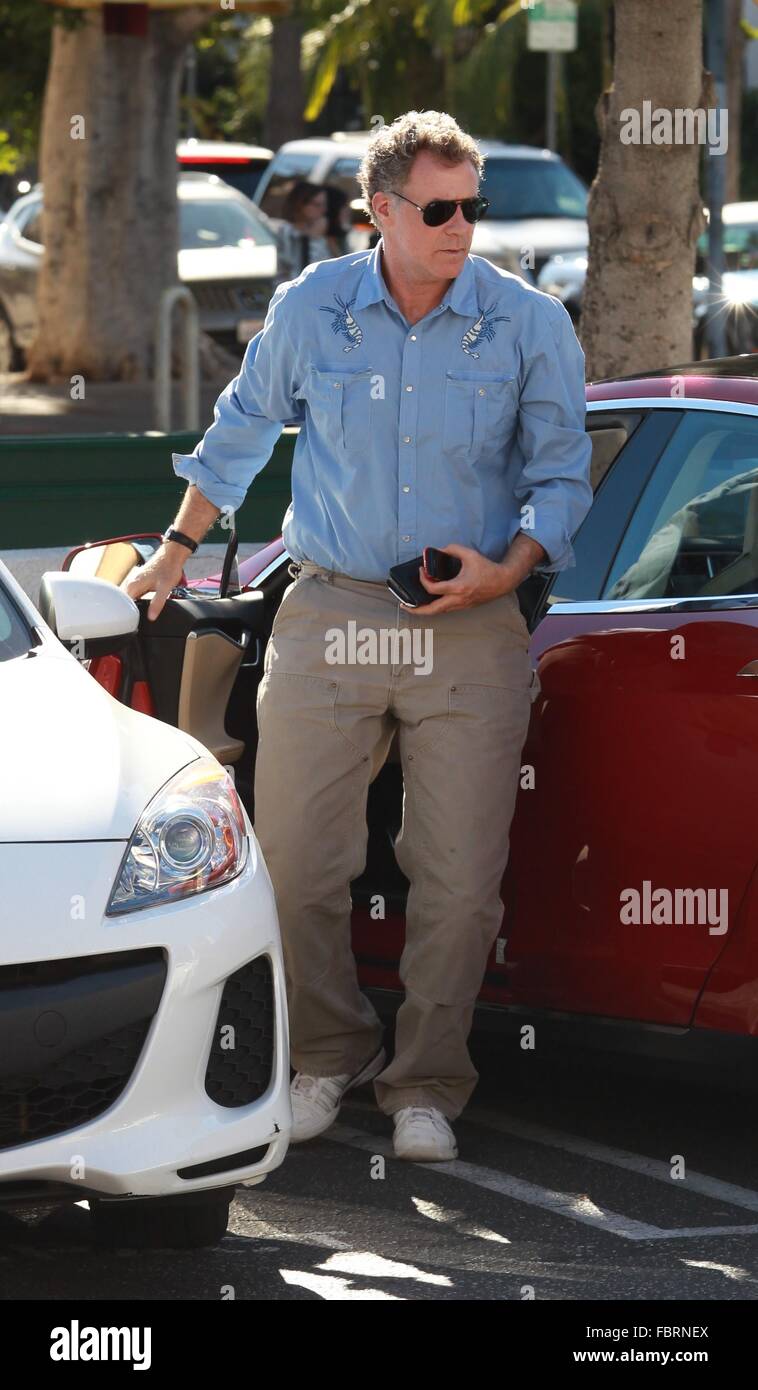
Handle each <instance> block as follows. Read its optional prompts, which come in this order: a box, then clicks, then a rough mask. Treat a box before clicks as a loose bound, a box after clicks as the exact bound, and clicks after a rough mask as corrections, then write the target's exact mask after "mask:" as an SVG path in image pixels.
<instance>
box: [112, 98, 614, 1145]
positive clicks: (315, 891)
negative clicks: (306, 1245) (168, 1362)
mask: <svg viewBox="0 0 758 1390" xmlns="http://www.w3.org/2000/svg"><path fill="white" fill-rule="evenodd" d="M482 168H483V160H482V157H481V154H480V152H479V149H478V147H477V145H476V143H475V142H474V141H473V140H472V139H471V138H470V137H469V136H468V135H466V134H465V133H464V132H463V131H462V130H460V128H459V127H458V125H457V124H456V122H455V121H454V120H453V119H452V118H451V117H450V116H448V115H446V114H444V113H440V112H434V111H427V112H423V113H418V112H409V113H407V114H406V115H405V116H402V117H399V118H398V119H397V120H396V121H395V122H393V124H392V125H390V126H385V127H383V128H382V129H381V130H380V131H379V132H378V133H377V135H376V136H375V137H374V139H373V140H372V142H371V144H370V147H369V149H368V152H367V154H366V156H365V158H364V160H363V164H362V167H361V173H360V179H361V185H362V189H363V192H364V196H365V198H366V202H367V205H368V206H369V207H370V209H371V215H372V218H373V220H374V223H375V225H376V227H377V228H378V230H379V231H380V233H381V237H380V240H379V242H378V243H377V245H376V246H375V247H374V249H373V251H370V252H365V253H358V254H356V253H353V254H351V255H347V256H341V257H338V258H336V259H333V260H328V261H325V262H321V263H320V264H317V265H311V266H309V267H307V268H306V269H305V270H304V271H303V273H302V274H301V275H300V276H299V277H298V279H297V280H294V281H292V282H290V283H289V284H285V285H282V286H280V287H279V288H278V289H277V291H276V293H275V295H274V297H273V299H272V301H271V305H270V308H269V312H268V315H267V318H266V322H265V325H264V327H263V330H262V332H261V333H259V334H258V336H257V337H256V338H254V339H253V341H252V342H251V343H250V345H249V347H248V349H247V352H246V354H245V358H244V361H243V364H242V369H241V371H240V373H239V375H238V376H237V377H236V378H235V379H234V381H232V382H231V383H230V384H229V386H228V387H227V388H226V390H225V391H224V392H223V393H222V395H221V396H220V398H219V400H218V402H217V405H216V409H215V412H214V423H213V424H212V425H211V426H210V428H209V429H208V430H207V432H206V434H205V437H204V438H203V440H202V441H201V442H200V444H199V445H198V446H197V448H196V449H195V451H194V453H193V454H192V455H188V456H183V455H174V467H175V471H176V472H177V473H178V474H179V476H180V477H183V478H186V479H187V480H188V481H189V482H190V487H189V488H188V491H187V495H186V497H185V499H184V501H183V503H182V506H181V508H180V511H179V513H178V516H177V520H176V526H177V528H178V530H179V532H181V533H184V534H185V536H188V537H189V540H190V545H191V544H192V542H193V541H199V540H200V539H201V538H202V537H203V536H204V534H205V532H206V530H207V528H208V526H209V525H210V524H211V523H212V521H213V520H214V518H215V517H216V516H217V515H218V513H219V511H220V510H221V509H222V508H224V507H226V506H231V507H232V508H235V507H238V506H239V505H240V503H241V502H242V500H243V498H244V496H245V492H246V489H247V487H248V486H249V483H250V481H251V479H252V478H253V477H254V476H255V475H256V474H257V473H258V472H260V470H261V469H262V468H263V467H264V465H265V463H266V462H267V461H268V459H269V457H270V455H271V452H272V450H273V447H274V444H275V442H276V440H277V438H278V437H279V434H280V431H281V429H282V426H283V423H284V422H286V421H291V420H296V419H300V420H301V421H302V429H301V431H300V435H299V438H298V442H297V446H296V449H295V455H294V460H293V470H292V503H291V505H290V507H289V509H288V511H287V514H286V517H285V521H284V532H283V533H284V539H285V543H286V545H287V548H288V550H289V552H290V554H291V555H292V557H293V559H294V561H295V566H294V573H295V575H296V578H295V582H294V583H293V584H292V585H290V586H289V588H288V589H287V591H286V593H285V595H284V598H283V600H282V604H281V607H280V609H279V611H278V613H277V616H276V620H275V623H274V628H273V631H272V635H271V639H270V642H269V644H268V647H267V651H266V659H265V672H264V677H263V680H262V682H261V685H260V688H259V695H258V727H259V735H260V742H259V749H258V756H257V764H256V778H255V809H256V819H255V830H256V834H257V836H258V839H259V841H260V844H261V847H262V849H263V853H264V856H265V859H266V862H267V864H268V868H269V872H270V873H271V877H272V880H273V884H274V889H275V892H276V898H277V904H278V909H279V917H280V924H281V931H282V941H283V948H284V956H285V965H286V974H287V989H288V1003H289V1014H290V1035H291V1046H292V1059H293V1064H294V1066H295V1067H296V1068H297V1075H296V1076H295V1078H294V1080H293V1082H292V1103H293V1113H294V1131H293V1136H292V1137H293V1141H294V1142H298V1141H302V1140H305V1139H309V1138H313V1137H314V1136H315V1135H317V1134H320V1133H323V1132H324V1130H326V1129H327V1128H328V1127H329V1125H330V1124H331V1123H332V1122H333V1121H334V1119H335V1118H336V1116H337V1113H338V1111H339V1108H340V1103H341V1101H342V1099H343V1097H344V1095H345V1094H346V1093H347V1092H348V1091H349V1090H350V1089H351V1088H352V1087H354V1086H356V1085H358V1084H359V1083H361V1082H364V1081H368V1080H372V1079H373V1082H374V1091H375V1095H376V1099H377V1102H378V1104H379V1106H380V1108H381V1109H382V1111H384V1113H386V1114H388V1115H392V1116H393V1118H394V1124H395V1131H394V1144H395V1152H396V1154H397V1155H398V1156H399V1157H402V1158H408V1159H412V1160H418V1161H430V1160H431V1161H434V1160H445V1159H450V1158H454V1157H455V1156H456V1154H457V1146H456V1141H455V1136H454V1134H453V1131H452V1128H451V1125H450V1120H452V1119H455V1118H456V1117H457V1116H458V1115H459V1114H460V1113H461V1111H462V1109H463V1107H464V1106H465V1104H466V1102H467V1100H468V1098H469V1096H470V1095H471V1092H472V1091H473V1089H474V1086H475V1085H476V1081H477V1079H478V1076H477V1072H476V1070H475V1068H474V1066H473V1064H472V1061H471V1058H470V1056H469V1052H468V1048H467V1040H468V1036H469V1033H470V1028H471V1022H472V1016H473V1010H474V1005H475V1002H476V998H477V995H478V992H479V989H480V987H481V982H482V978H483V975H484V970H485V966H486V961H487V956H488V953H489V951H490V949H491V946H492V944H493V942H494V940H495V938H496V936H497V934H498V931H499V928H500V924H501V922H502V913H503V904H502V900H501V897H500V885H501V880H502V876H503V873H504V870H505V867H506V863H507V858H508V848H509V842H508V833H509V828H510V824H511V819H512V816H513V811H514V806H515V798H516V790H517V784H518V776H519V770H520V755H521V750H522V747H523V744H524V741H525V738H526V733H527V727H528V723H529V715H530V710H531V705H532V700H533V698H534V696H535V694H536V693H537V689H538V682H537V678H536V673H534V672H532V668H531V662H530V658H529V634H528V630H527V627H526V623H525V622H524V619H523V617H522V615H521V612H520V609H519V605H518V599H517V596H516V589H517V587H518V585H519V584H520V583H521V582H522V580H524V579H525V577H526V576H527V575H528V574H529V573H530V571H531V570H532V569H533V568H535V567H536V568H538V569H540V570H542V571H555V570H560V569H564V568H566V567H567V566H569V565H573V564H574V563H575V560H574V556H573V551H572V547H571V538H572V536H573V534H574V532H575V531H576V529H577V527H578V526H579V524H580V522H581V521H582V519H583V518H584V516H585V514H586V512H587V510H588V508H589V506H590V503H591V500H592V493H591V488H590V484H589V458H590V444H589V440H588V437H587V435H586V434H585V432H584V357H583V354H582V351H581V349H580V347H579V344H578V342H577V339H576V336H575V334H574V330H573V327H572V325H571V320H570V318H569V316H568V314H567V313H566V311H565V310H564V308H563V306H562V305H561V304H560V303H559V302H558V301H557V300H555V299H553V298H551V297H550V296H548V295H545V294H543V293H541V292H540V291H538V290H536V289H534V288H532V287H531V286H528V285H527V284H526V283H525V282H524V281H522V280H521V279H519V278H518V277H516V276H513V275H509V274H508V273H507V272H505V271H501V270H499V269H498V268H496V267H495V266H493V265H491V264H490V263H489V262H488V261H486V260H484V259H483V258H481V257H478V256H471V255H470V254H469V248H470V245H471V238H472V235H473V227H474V222H475V221H476V219H477V218H478V217H479V216H480V215H481V212H482V210H483V209H482V202H481V201H480V200H479V198H478V195H477V190H478V184H479V179H480V176H481V173H482ZM424 546H435V547H438V548H441V549H446V550H447V551H448V553H449V554H452V555H454V556H457V557H458V558H459V559H460V560H461V561H462V565H461V569H460V572H459V573H458V575H457V576H456V577H455V578H454V579H450V580H447V581H432V580H430V579H428V578H427V577H426V575H425V572H424V571H421V573H420V580H421V583H422V585H423V587H424V589H426V590H427V591H428V592H429V593H430V594H433V595H434V596H435V597H434V599H433V600H432V601H431V602H430V603H429V604H428V605H425V606H421V607H418V608H416V609H411V608H407V607H404V606H401V605H400V604H399V603H398V601H397V599H395V598H394V597H393V595H392V594H391V593H390V591H389V590H388V589H387V587H386V584H385V580H386V576H387V572H388V570H389V568H390V566H392V565H395V564H397V563H398V562H400V561H404V560H411V559H413V558H414V557H416V556H417V555H418V554H419V553H420V552H421V550H422V549H423V547H424ZM186 555H187V550H186V549H185V548H183V545H182V542H181V538H180V539H179V541H177V540H176V539H174V540H169V541H168V542H166V543H165V544H164V546H163V547H162V549H161V551H159V552H158V554H157V555H156V557H155V558H154V559H153V560H151V561H150V562H149V563H148V564H147V565H146V566H145V567H144V569H142V570H140V571H139V572H138V573H137V575H136V577H134V578H132V579H131V581H130V582H129V583H128V592H129V593H131V594H132V595H133V596H135V597H136V596H138V595H139V594H142V593H145V592H148V591H149V590H152V589H154V590H155V597H154V599H153V600H152V603H151V605H150V610H149V615H150V616H153V615H154V614H156V613H157V612H158V611H159V610H160V608H161V607H162V605H163V603H164V602H165V600H166V597H167V596H168V594H169V593H170V590H171V588H172V586H173V585H175V584H176V583H177V581H178V579H179V575H180V572H181V568H182V562H183V560H184V559H185V558H186ZM351 623H352V624H354V625H355V626H354V628H353V632H354V633H355V632H360V633H361V634H363V640H364V641H366V640H367V639H366V634H367V635H368V638H369V639H370V638H375V639H376V641H375V643H374V645H373V648H372V644H371V642H370V641H368V642H367V645H366V648H365V651H364V652H363V654H362V655H361V656H358V657H355V656H353V657H352V658H351V657H350V656H345V654H344V653H345V652H347V651H348V649H349V646H350V644H349V643H344V644H343V655H342V657H340V655H339V643H338V642H337V641H336V638H335V634H336V636H339V635H340V634H347V633H348V630H349V625H350V624H351ZM393 633H394V639H395V645H394V647H393V646H392V645H391V643H390V642H385V643H384V644H383V643H382V641H381V640H380V639H382V638H383V637H384V638H386V637H388V636H391V635H392V634H393ZM419 637H422V638H423V639H424V641H425V644H426V648H427V649H428V648H431V659H430V660H429V661H428V662H422V663H419V662H418V661H416V664H415V665H414V664H411V661H410V660H409V659H408V657H407V653H408V644H404V645H402V646H401V642H400V638H403V639H407V638H412V639H414V640H415V639H416V638H419ZM353 645H354V644H353ZM412 650H413V651H414V653H415V656H418V645H417V644H416V645H415V646H413V648H412ZM372 651H373V655H372V654H371V653H372ZM367 653H368V655H366V654H367ZM364 658H365V659H364ZM395 734H397V738H398V745H399V754H400V759H401V762H402V768H403V780H404V788H405V791H404V806H403V824H402V828H401V831H400V834H399V836H398V838H397V841H396V845H395V850H396V855H397V859H398V863H399V865H400V867H401V868H402V870H403V871H404V873H405V874H406V875H407V877H408V879H409V881H410V891H409V896H408V904H407V911H406V940H405V948H404V951H403V955H402V960H401V962H400V975H401V979H402V981H403V984H404V987H405V1000H404V1002H403V1004H402V1006H401V1008H400V1010H399V1013H398V1016H397V1022H396V1033H395V1054H394V1058H393V1060H392V1062H391V1064H390V1065H389V1066H387V1065H386V1056H385V1053H384V1050H383V1047H382V1038H383V1031H382V1026H381V1023H380V1020H379V1018H378V1016H377V1014H376V1013H375V1011H374V1009H373V1007H372V1005H371V1004H370V1002H369V1000H368V998H367V997H366V996H365V995H364V994H363V993H362V991H361V990H360V989H359V987H358V983H357V977H356V969H355V960H354V957H353V955H352V951H351V947H350V908H351V902H350V883H351V881H352V880H353V879H354V878H355V877H357V876H358V875H359V874H360V873H361V871H362V870H363V868H364V865H365V854H366V841H367V829H366V799H367V794H368V788H369V784H370V782H371V781H372V779H373V778H374V777H375V776H376V775H377V773H378V771H379V769H380V768H381V766H382V764H383V762H384V761H385V759H386V756H387V752H388V749H389V747H390V744H391V742H392V739H393V736H394V735H395Z"/></svg>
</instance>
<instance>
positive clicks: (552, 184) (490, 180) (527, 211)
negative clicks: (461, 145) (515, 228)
mask: <svg viewBox="0 0 758 1390" xmlns="http://www.w3.org/2000/svg"><path fill="white" fill-rule="evenodd" d="M480 191H481V192H482V193H483V194H484V196H485V198H489V200H490V206H489V208H488V209H487V217H488V218H490V219H492V218H495V219H501V220H502V221H505V222H508V221H511V220H512V219H519V218H524V217H581V218H584V217H586V216H587V190H586V189H585V187H584V184H583V183H582V182H581V180H580V179H578V178H577V176H576V174H572V172H571V170H570V169H569V168H567V166H566V165H565V164H561V163H559V161H558V160H554V159H507V158H504V157H502V156H500V155H490V156H489V157H488V158H487V160H486V162H485V165H484V178H483V179H482V182H481V185H480Z"/></svg>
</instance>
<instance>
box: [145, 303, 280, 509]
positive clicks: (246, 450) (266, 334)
mask: <svg viewBox="0 0 758 1390" xmlns="http://www.w3.org/2000/svg"><path fill="white" fill-rule="evenodd" d="M291 288H292V286H291V283H290V282H287V283H286V284H282V285H279V286H278V288H277V289H276V291H275V293H274V295H273V297H272V299H271V303H270V304H269V307H268V312H267V314H266V319H265V322H264V325H263V328H262V329H261V331H260V333H256V335H255V337H254V338H251V340H250V342H249V343H248V345H247V348H246V350H245V355H244V357H243V359H242V366H241V367H240V370H239V373H238V375H237V376H236V377H235V378H234V380H233V381H230V382H229V385H228V386H226V387H225V388H224V390H223V391H222V392H221V395H220V396H219V398H218V400H217V401H216V404H215V406H214V407H213V424H212V425H209V426H208V429H207V430H206V431H205V434H204V435H203V438H202V439H201V440H200V442H199V443H198V444H196V446H195V448H194V450H193V452H192V453H191V454H172V456H171V457H172V462H173V465H174V472H175V473H176V475H177V477H179V478H186V480H187V482H189V483H195V484H196V485H197V487H198V488H199V489H200V491H201V492H202V494H203V496H204V497H207V498H208V501H209V502H212V503H213V505H214V506H215V507H218V508H219V509H220V510H221V509H223V508H224V507H232V508H233V509H235V510H236V509H237V508H238V507H239V506H241V504H242V502H243V501H244V499H245V496H246V494H247V490H248V488H249V486H250V484H251V482H252V481H253V478H255V477H256V476H257V474H258V473H260V471H261V469H263V468H265V466H266V464H267V463H268V461H269V459H270V458H271V455H272V453H273V451H274V447H275V445H276V442H277V440H278V438H279V436H280V434H281V432H282V430H283V428H284V426H285V425H286V424H289V423H290V422H295V421H297V419H298V414H299V406H298V403H297V400H296V399H295V393H296V392H297V390H298V385H297V363H296V352H295V349H294V347H293V342H292V336H291V333H290V329H289V324H288V317H289V313H290V311H291V306H290V305H288V304H287V302H286V295H287V291H288V290H290V289H291Z"/></svg>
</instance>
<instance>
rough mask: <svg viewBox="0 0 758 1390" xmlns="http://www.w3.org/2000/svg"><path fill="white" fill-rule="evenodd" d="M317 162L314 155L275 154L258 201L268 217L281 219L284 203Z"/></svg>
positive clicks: (316, 156) (316, 157)
mask: <svg viewBox="0 0 758 1390" xmlns="http://www.w3.org/2000/svg"><path fill="white" fill-rule="evenodd" d="M317 162H318V155H316V154H277V155H275V156H274V158H273V159H272V161H271V163H270V165H269V167H268V171H267V176H266V186H265V189H264V192H263V196H262V197H261V199H260V204H261V207H262V208H263V211H264V212H267V213H268V215H269V217H281V215H282V211H281V210H282V208H283V207H284V201H285V199H286V198H287V197H288V195H289V194H290V193H291V191H292V189H293V188H294V187H295V184H296V183H297V182H298V181H299V180H300V179H307V178H308V175H309V174H311V173H312V172H313V170H314V169H315V167H316V164H317Z"/></svg>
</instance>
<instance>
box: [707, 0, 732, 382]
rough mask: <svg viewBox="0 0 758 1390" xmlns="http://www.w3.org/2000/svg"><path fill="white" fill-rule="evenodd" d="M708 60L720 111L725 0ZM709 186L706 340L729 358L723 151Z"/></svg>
mask: <svg viewBox="0 0 758 1390" xmlns="http://www.w3.org/2000/svg"><path fill="white" fill-rule="evenodd" d="M706 18H707V25H708V27H707V32H706V63H707V65H708V68H709V70H710V71H711V72H712V74H713V80H714V85H715V89H716V101H717V103H718V107H719V110H720V111H726V109H727V107H726V55H725V48H724V3H723V0H707V9H706ZM705 185H706V197H707V199H708V212H709V222H708V261H707V266H706V274H707V276H708V280H709V282H710V284H709V291H710V292H709V299H710V303H711V306H712V307H711V309H710V312H709V316H708V322H707V325H706V342H707V344H708V354H709V356H710V357H726V354H727V344H726V307H725V305H724V287H723V280H722V276H723V273H724V266H725V260H724V224H723V220H722V208H723V204H724V191H725V188H726V158H725V155H723V154H711V152H710V149H708V153H707V154H706V156H705Z"/></svg>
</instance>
